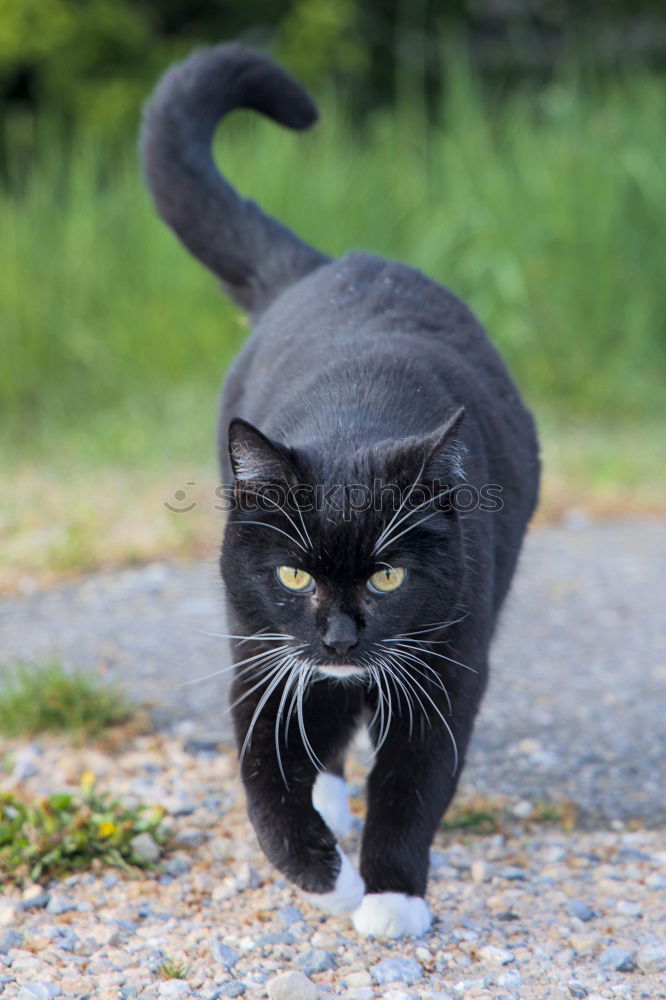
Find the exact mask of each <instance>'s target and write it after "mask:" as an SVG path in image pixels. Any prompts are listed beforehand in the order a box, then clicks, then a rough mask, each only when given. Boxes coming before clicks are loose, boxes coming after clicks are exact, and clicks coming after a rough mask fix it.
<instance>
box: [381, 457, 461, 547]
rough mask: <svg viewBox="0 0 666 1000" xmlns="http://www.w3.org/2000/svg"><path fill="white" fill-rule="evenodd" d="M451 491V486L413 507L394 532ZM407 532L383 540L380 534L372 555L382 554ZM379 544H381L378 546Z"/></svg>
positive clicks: (401, 519) (420, 522)
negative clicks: (414, 515)
mask: <svg viewBox="0 0 666 1000" xmlns="http://www.w3.org/2000/svg"><path fill="white" fill-rule="evenodd" d="M419 475H420V473H419ZM414 485H416V484H414ZM413 489H414V487H412V490H413ZM452 489H453V486H450V487H449V488H448V489H446V490H442V491H441V492H440V493H437V494H436V496H434V497H429V498H428V499H427V500H424V502H423V503H420V504H418V506H417V507H414V509H413V510H408V511H407V513H406V514H403V516H402V517H401V518H400V520H399V521H398V522H397V523H396V524H395V525H394V531H395V529H396V528H399V527H400V525H401V524H402V523H403V522H404V521H406V520H407V518H408V517H411V516H412V514H417V513H418V512H419V511H420V510H423V508H424V507H428V506H429V505H430V504H432V503H435V501H436V500H439V499H440V498H441V497H445V496H446V495H447V494H448V493H450V492H451V490H452ZM409 495H410V496H411V491H410V494H409ZM436 513H439V511H433V514H436ZM428 516H429V517H430V516H432V515H428ZM423 520H426V518H424V519H423ZM390 523H391V524H393V520H391V522H390ZM422 523H423V521H419V524H422ZM407 531H411V528H408V529H406V530H405V531H401V532H400V534H399V535H395V534H393V535H391V536H390V537H387V538H383V535H385V532H382V534H381V535H380V536H379V538H378V539H377V542H376V544H375V548H374V550H373V554H374V555H379V553H380V552H383V550H384V549H385V548H387V547H388V546H389V545H392V544H393V542H395V541H396V540H397V539H398V538H401V537H402V535H404V534H406V533H407ZM380 542H381V544H380Z"/></svg>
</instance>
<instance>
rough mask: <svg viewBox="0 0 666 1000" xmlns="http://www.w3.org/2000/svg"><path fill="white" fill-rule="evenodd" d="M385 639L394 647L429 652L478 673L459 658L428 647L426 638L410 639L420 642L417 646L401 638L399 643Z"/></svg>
mask: <svg viewBox="0 0 666 1000" xmlns="http://www.w3.org/2000/svg"><path fill="white" fill-rule="evenodd" d="M386 641H387V642H390V643H391V644H392V645H395V646H396V647H397V646H402V647H404V648H405V649H414V650H416V652H417V653H429V654H430V655H431V656H438V657H440V659H442V660H448V662H449V663H455V664H456V666H458V667H464V669H465V670H471V672H472V673H473V674H478V670H476V669H475V668H474V667H470V666H469V664H467V663H461V662H460V660H454V659H453V657H452V656H445V655H444V653H438V652H437V650H435V649H429V648H428V645H427V643H428V640H427V639H412V640H410V641H411V642H415V643H416V642H418V643H421V645H418V646H412V645H410V643H409V642H404V641H403V640H400V642H399V643H398V642H397V641H396V640H394V639H387V640H386Z"/></svg>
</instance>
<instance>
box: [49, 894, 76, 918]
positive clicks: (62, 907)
mask: <svg viewBox="0 0 666 1000" xmlns="http://www.w3.org/2000/svg"><path fill="white" fill-rule="evenodd" d="M46 909H47V911H48V912H49V913H55V914H60V913H67V912H68V911H69V910H75V909H76V903H75V901H74V900H73V899H72V898H71V897H70V896H66V895H65V894H64V893H61V892H52V893H51V895H50V897H49V901H48V903H47V904H46Z"/></svg>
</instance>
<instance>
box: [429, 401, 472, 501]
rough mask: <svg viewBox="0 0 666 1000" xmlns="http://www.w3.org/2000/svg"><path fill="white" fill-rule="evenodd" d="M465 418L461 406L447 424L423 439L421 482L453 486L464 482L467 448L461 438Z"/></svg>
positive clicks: (463, 408) (463, 409)
mask: <svg viewBox="0 0 666 1000" xmlns="http://www.w3.org/2000/svg"><path fill="white" fill-rule="evenodd" d="M464 416H465V407H464V406H459V407H458V409H457V410H456V411H455V412H454V413H453V414H451V416H450V417H449V418H448V420H446V421H445V423H443V424H442V425H441V426H440V427H437V428H435V430H434V431H431V432H430V433H429V434H427V435H426V436H425V437H424V438H423V439H422V446H423V450H421V449H418V450H419V451H421V456H422V459H421V460H422V462H423V472H422V473H421V477H420V478H421V482H423V483H429V482H432V481H433V479H437V480H439V481H440V482H449V483H450V484H453V483H454V482H463V481H464V479H465V470H464V467H463V457H464V455H465V451H466V448H465V446H464V444H462V442H461V441H460V438H459V434H460V427H461V425H462V422H463V418H464Z"/></svg>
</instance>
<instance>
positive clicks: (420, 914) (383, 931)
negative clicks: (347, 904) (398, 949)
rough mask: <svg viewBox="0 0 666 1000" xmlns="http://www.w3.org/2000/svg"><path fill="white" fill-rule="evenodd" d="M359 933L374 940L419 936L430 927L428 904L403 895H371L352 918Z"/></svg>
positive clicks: (415, 897) (395, 893) (378, 893)
mask: <svg viewBox="0 0 666 1000" xmlns="http://www.w3.org/2000/svg"><path fill="white" fill-rule="evenodd" d="M352 921H353V923H354V927H355V928H356V930H357V931H358V933H359V934H370V935H371V936H372V937H389V938H398V937H405V936H407V935H411V936H413V937H420V936H421V934H425V932H426V931H427V930H428V928H429V927H430V923H431V917H430V910H429V909H428V904H427V903H426V901H425V899H423V898H422V897H421V896H405V895H404V893H402V892H369V893H368V894H367V896H364V897H363V902H362V903H361V905H360V906H359V908H358V910H356V911H355V912H354V915H353V917H352Z"/></svg>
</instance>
